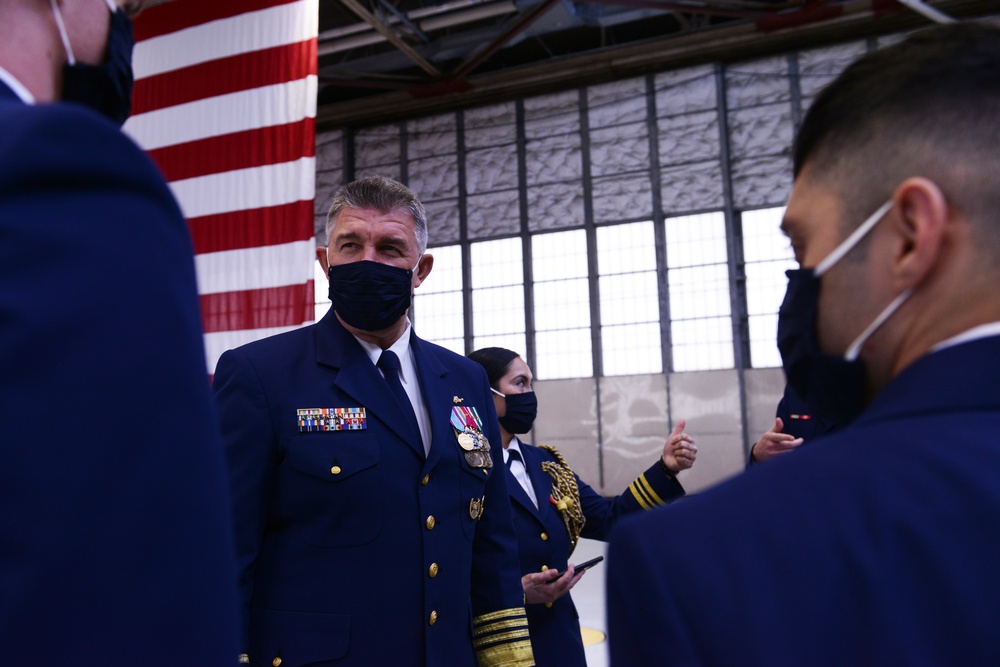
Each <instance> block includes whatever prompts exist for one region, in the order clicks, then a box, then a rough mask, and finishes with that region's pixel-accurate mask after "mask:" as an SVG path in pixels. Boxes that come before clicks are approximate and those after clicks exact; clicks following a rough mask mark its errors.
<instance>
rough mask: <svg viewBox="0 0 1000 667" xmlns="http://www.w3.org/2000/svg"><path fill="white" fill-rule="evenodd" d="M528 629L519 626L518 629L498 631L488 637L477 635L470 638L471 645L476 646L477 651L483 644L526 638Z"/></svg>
mask: <svg viewBox="0 0 1000 667" xmlns="http://www.w3.org/2000/svg"><path fill="white" fill-rule="evenodd" d="M527 638H528V629H527V628H521V629H520V630H512V631H510V632H500V633H497V634H495V635H490V636H489V637H479V638H477V639H473V640H472V645H473V646H475V647H476V650H477V651H478V650H479V649H481V648H482V647H483V646H486V645H487V644H501V643H507V642H509V641H510V640H512V639H527Z"/></svg>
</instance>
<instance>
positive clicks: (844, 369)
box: [778, 269, 865, 426]
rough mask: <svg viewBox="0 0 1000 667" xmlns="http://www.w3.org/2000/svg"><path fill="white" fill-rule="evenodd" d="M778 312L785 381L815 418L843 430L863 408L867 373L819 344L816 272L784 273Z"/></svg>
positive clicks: (779, 343)
mask: <svg viewBox="0 0 1000 667" xmlns="http://www.w3.org/2000/svg"><path fill="white" fill-rule="evenodd" d="M785 275H786V276H788V289H787V290H786V292H785V300H784V301H782V302H781V308H779V309H778V351H779V352H781V365H782V368H784V370H785V380H786V381H787V382H788V384H789V386H791V388H792V389H794V390H795V391H796V393H798V394H799V396H801V397H802V400H804V401H805V402H806V405H808V406H809V408H810V409H811V410H812V411H813V412H814V413H816V415H817V416H819V417H821V418H823V419H826V420H829V421H832V422H834V423H836V424H837V425H839V426H843V425H845V424H847V423H848V422H850V421H852V420H853V419H854V418H855V417H857V416H858V415H859V414H860V413H861V411H862V410H864V407H865V369H864V367H863V366H862V365H861V362H860V361H858V360H856V359H855V360H852V361H848V360H847V359H844V358H843V357H839V356H836V355H832V354H826V353H825V352H823V351H822V350H820V348H819V343H818V342H817V340H816V306H817V302H818V300H819V278H817V277H816V274H815V273H814V271H813V270H812V269H795V270H790V271H786V272H785Z"/></svg>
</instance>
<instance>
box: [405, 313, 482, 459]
mask: <svg viewBox="0 0 1000 667" xmlns="http://www.w3.org/2000/svg"><path fill="white" fill-rule="evenodd" d="M422 343H423V341H421V340H420V339H419V338H418V337H417V335H416V334H415V333H413V329H412V328H411V329H410V351H411V352H412V354H413V359H414V362H415V364H416V367H417V379H418V381H419V382H420V392H421V395H423V397H424V407H426V408H427V418H428V420H429V422H430V426H431V448H430V453H429V454H428V455H427V469H428V470H429V469H431V468H433V467H434V466H435V465H437V463H438V461H440V460H441V457H442V456H444V455H445V454H446V453H447V452H448V451H449V448H452V447H458V440H457V439H456V435H455V433H454V430H453V429H452V428H451V421H450V420H451V408H452V406H453V405H454V392H453V391H452V389H453V388H452V387H451V386H450V385H449V384H448V382H447V376H448V369H447V368H446V367H445V366H444V365H443V364H442V363H441V362H440V361H439V360H438V358H437V357H436V356H435V355H434V354H433V353H432V352H431V351H430V350H428V349H427V346H426V345H423V344H422ZM491 444H492V443H491Z"/></svg>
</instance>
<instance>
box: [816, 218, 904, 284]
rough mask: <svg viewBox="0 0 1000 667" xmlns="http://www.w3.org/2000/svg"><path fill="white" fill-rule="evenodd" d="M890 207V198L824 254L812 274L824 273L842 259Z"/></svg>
mask: <svg viewBox="0 0 1000 667" xmlns="http://www.w3.org/2000/svg"><path fill="white" fill-rule="evenodd" d="M891 209H892V200H891V199H890V200H889V201H887V202H886V203H884V204H882V205H881V206H880V207H879V209H878V210H877V211H875V212H874V213H872V214H871V215H870V216H869V217H868V219H867V220H865V221H864V222H862V223H861V225H860V226H859V227H858V228H857V229H855V230H854V232H853V233H852V234H851V235H850V236H848V237H847V238H846V239H845V240H844V242H843V243H841V244H840V245H839V246H837V247H836V248H834V250H833V252H831V253H830V254H829V255H827V256H826V258H825V259H823V261H822V262H820V263H819V264H817V265H816V269H815V270H814V275H815V276H816V277H817V278H818V277H820V276H822V275H823V274H824V273H826V272H827V271H829V270H830V267H832V266H833V265H834V264H836V263H837V262H839V261H840V260H841V259H843V257H844V255H846V254H847V253H849V252H851V250H853V249H854V246H856V245H857V244H858V241H860V240H861V239H862V238H864V236H865V235H866V234H867V233H868V232H870V231H871V229H872V227H874V226H875V225H877V224H878V223H879V221H880V220H881V219H882V218H884V217H885V216H886V214H887V213H889V211H890V210H891Z"/></svg>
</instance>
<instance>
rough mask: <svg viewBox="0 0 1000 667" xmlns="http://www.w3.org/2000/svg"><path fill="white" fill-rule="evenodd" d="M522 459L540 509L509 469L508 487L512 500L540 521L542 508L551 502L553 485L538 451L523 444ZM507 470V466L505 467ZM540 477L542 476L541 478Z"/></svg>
mask: <svg viewBox="0 0 1000 667" xmlns="http://www.w3.org/2000/svg"><path fill="white" fill-rule="evenodd" d="M521 445H522V446H521V458H522V459H523V461H524V468H525V470H527V471H528V480H529V481H530V482H531V487H532V489H534V491H535V497H536V498H538V505H539V507H535V504H534V503H533V502H531V498H529V497H528V494H527V492H525V490H524V487H522V486H521V483H520V482H519V481H517V477H514V473H512V472H511V471H510V469H509V468H508V469H507V486H508V487H509V488H510V497H511V500H514V501H516V502H518V503H520V504H521V505H524V508H525V509H526V510H528V511H529V512H530V513H531V514H532V516H534V517H535V518H536V519H538V520H539V521H542V523H544V521H543V520H542V514H541V511H540V510H541V506H542V503H547V502H549V489H550V488H551V486H552V485H551V484H549V483H548V482H547V481H546V480H548V478H549V477H548V475H546V474H545V473H544V472H542V459H541V457H540V456H539V455H538V453H537V451H536V450H535V449H534V448H532V447H528V446H527V445H525V444H524V443H521ZM504 467H505V468H506V466H504ZM539 475H540V476H539Z"/></svg>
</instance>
